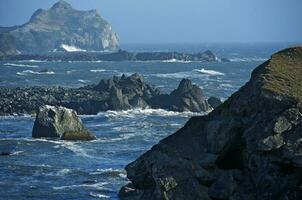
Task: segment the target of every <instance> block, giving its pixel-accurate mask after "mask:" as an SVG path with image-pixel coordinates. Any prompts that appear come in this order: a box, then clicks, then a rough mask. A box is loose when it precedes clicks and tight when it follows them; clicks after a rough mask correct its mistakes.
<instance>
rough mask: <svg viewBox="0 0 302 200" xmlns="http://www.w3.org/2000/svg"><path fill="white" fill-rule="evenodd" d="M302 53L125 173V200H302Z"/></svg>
mask: <svg viewBox="0 0 302 200" xmlns="http://www.w3.org/2000/svg"><path fill="white" fill-rule="evenodd" d="M301 78H302V47H295V48H290V49H285V50H283V51H280V52H278V53H276V54H274V55H273V56H272V57H271V59H270V60H268V61H267V62H265V63H263V64H262V65H260V66H258V67H257V68H256V69H255V70H254V71H253V73H252V76H251V79H250V81H249V82H248V83H246V85H244V86H243V87H242V88H241V89H239V91H238V92H236V93H234V94H233V95H232V96H231V97H230V98H229V99H228V100H227V101H225V102H224V103H223V104H222V105H220V106H218V107H217V108H216V109H215V110H214V111H212V112H211V113H210V114H208V115H206V116H201V117H193V118H191V119H190V120H189V121H188V122H187V124H186V125H185V126H184V127H183V128H182V129H180V130H179V131H177V132H176V133H175V134H173V135H171V136H169V137H167V138H165V139H163V140H162V141H160V142H159V143H158V144H157V145H155V146H153V147H152V148H151V150H149V151H147V152H146V153H144V154H143V155H142V156H140V157H139V158H138V159H137V160H135V161H134V162H132V163H130V164H129V165H128V166H127V167H126V171H127V177H128V178H129V180H130V181H131V183H129V184H128V185H126V186H124V187H123V188H122V189H121V191H120V198H121V199H129V200H130V199H131V200H133V199H145V200H146V199H147V200H148V199H166V200H168V199H171V200H172V199H186V200H195V199H201V200H203V199H204V200H211V199H212V200H214V199H220V200H223V199H225V200H227V199H232V200H242V199H246V200H256V199H257V200H266V199H287V200H297V199H301V198H302V189H301V188H302V173H301V169H302V142H301V141H302V135H301V133H302V85H301V84H302V79H301Z"/></svg>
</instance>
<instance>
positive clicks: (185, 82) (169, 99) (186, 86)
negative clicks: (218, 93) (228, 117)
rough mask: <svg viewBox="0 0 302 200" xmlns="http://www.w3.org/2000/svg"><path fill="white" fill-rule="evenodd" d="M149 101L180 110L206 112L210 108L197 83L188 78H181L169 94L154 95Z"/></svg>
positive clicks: (160, 106)
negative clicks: (194, 83)
mask: <svg viewBox="0 0 302 200" xmlns="http://www.w3.org/2000/svg"><path fill="white" fill-rule="evenodd" d="M150 102H151V104H152V105H155V106H156V107H159V108H165V109H167V110H174V111H180V112H183V111H192V112H201V111H206V112H207V111H210V110H211V107H210V105H209V104H208V102H207V101H206V100H205V98H204V96H203V93H202V90H201V89H200V88H199V87H198V86H197V85H193V84H192V82H191V81H190V80H189V79H182V80H181V82H180V84H179V86H178V88H177V89H176V90H174V91H172V92H171V94H170V95H160V96H155V97H154V98H153V99H151V100H150Z"/></svg>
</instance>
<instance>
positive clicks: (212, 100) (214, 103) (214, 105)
mask: <svg viewBox="0 0 302 200" xmlns="http://www.w3.org/2000/svg"><path fill="white" fill-rule="evenodd" d="M208 103H209V104H210V106H211V107H212V108H214V109H215V108H217V107H218V106H220V105H221V104H222V101H221V100H220V99H219V98H217V97H210V98H209V99H208Z"/></svg>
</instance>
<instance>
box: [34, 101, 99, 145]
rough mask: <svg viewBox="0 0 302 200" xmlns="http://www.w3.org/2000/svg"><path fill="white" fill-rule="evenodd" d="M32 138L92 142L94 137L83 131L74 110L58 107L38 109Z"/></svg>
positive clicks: (85, 130) (80, 121) (83, 128)
mask: <svg viewBox="0 0 302 200" xmlns="http://www.w3.org/2000/svg"><path fill="white" fill-rule="evenodd" d="M32 137H34V138H41V137H46V138H60V139H62V140H93V139H96V137H95V136H94V135H93V134H91V133H89V131H88V130H87V129H85V127H84V125H83V123H82V120H81V119H80V118H79V117H78V115H77V113H76V112H75V111H74V110H71V109H67V108H64V107H58V106H49V105H46V106H42V107H40V108H39V111H38V114H37V116H36V120H35V123H34V127H33V131H32Z"/></svg>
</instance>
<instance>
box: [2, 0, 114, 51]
mask: <svg viewBox="0 0 302 200" xmlns="http://www.w3.org/2000/svg"><path fill="white" fill-rule="evenodd" d="M7 38H9V40H8V39H7ZM4 40H5V41H4ZM3 42H4V43H5V44H6V45H5V46H1V47H0V51H1V52H4V53H5V54H15V53H16V52H21V53H23V54H24V53H41V52H42V53H43V52H44V53H46V52H47V53H48V52H52V51H56V50H59V49H64V50H66V51H82V50H87V51H102V50H118V49H119V42H118V37H117V35H116V34H115V33H114V32H113V31H112V27H111V26H110V24H108V23H107V22H106V21H105V20H104V19H102V18H101V16H100V15H99V14H98V12H97V11H96V10H90V11H78V10H75V9H73V8H72V7H71V5H70V4H68V3H67V2H65V1H63V0H60V1H59V2H57V3H56V4H54V5H53V6H52V7H51V8H50V9H48V10H43V9H39V10H37V11H36V12H35V13H34V14H33V15H32V17H31V18H30V20H29V22H27V23H25V24H24V25H21V26H15V27H9V28H2V29H0V44H1V43H3Z"/></svg>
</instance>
